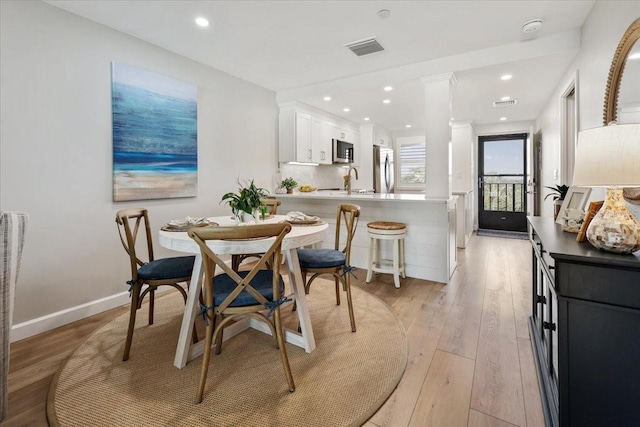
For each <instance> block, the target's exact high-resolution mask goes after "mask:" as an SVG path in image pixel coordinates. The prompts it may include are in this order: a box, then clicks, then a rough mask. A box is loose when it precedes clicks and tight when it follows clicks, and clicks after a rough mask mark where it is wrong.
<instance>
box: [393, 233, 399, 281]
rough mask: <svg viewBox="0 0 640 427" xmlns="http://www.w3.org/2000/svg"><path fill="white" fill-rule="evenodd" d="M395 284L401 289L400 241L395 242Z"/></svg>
mask: <svg viewBox="0 0 640 427" xmlns="http://www.w3.org/2000/svg"><path fill="white" fill-rule="evenodd" d="M393 283H395V285H396V288H399V287H400V239H396V240H394V241H393Z"/></svg>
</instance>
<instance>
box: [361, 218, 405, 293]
mask: <svg viewBox="0 0 640 427" xmlns="http://www.w3.org/2000/svg"><path fill="white" fill-rule="evenodd" d="M367 231H368V233H369V268H368V270H367V283H369V282H370V281H371V276H372V275H373V272H376V273H390V274H393V282H394V283H395V285H396V288H399V287H400V275H402V278H405V277H406V276H405V273H404V238H405V236H406V235H407V224H403V223H401V222H388V221H374V222H370V223H368V224H367ZM378 240H392V241H393V242H392V244H393V259H392V260H390V259H382V258H380V257H381V255H380V257H379V256H378V253H377V252H378V251H377V250H376V246H378Z"/></svg>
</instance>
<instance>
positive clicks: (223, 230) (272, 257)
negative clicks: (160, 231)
mask: <svg viewBox="0 0 640 427" xmlns="http://www.w3.org/2000/svg"><path fill="white" fill-rule="evenodd" d="M289 231H291V224H289V223H279V224H261V225H248V226H244V227H238V226H236V227H201V228H191V229H189V231H188V233H189V237H191V238H192V239H193V240H194V241H195V242H196V243H197V244H198V246H200V251H201V253H202V264H203V266H204V272H205V283H213V293H214V294H215V279H214V278H215V270H216V265H217V266H219V267H220V268H221V269H222V270H223V271H224V272H225V273H227V275H229V277H231V278H232V279H233V280H234V281H235V282H236V283H237V284H238V286H237V287H236V289H235V291H233V292H231V294H230V295H229V297H227V298H226V299H225V301H224V302H223V303H222V304H220V306H219V307H218V308H217V310H216V311H217V312H220V311H223V310H224V309H225V308H226V307H228V306H229V304H231V302H233V300H234V299H235V298H236V297H237V296H238V295H239V294H240V293H241V292H242V290H243V289H245V290H246V291H247V292H249V293H250V294H251V295H253V297H254V298H255V299H256V300H257V301H258V302H260V303H261V304H264V303H266V302H267V300H266V299H265V298H264V297H263V296H262V295H261V294H260V293H259V292H258V291H256V290H255V289H254V288H253V287H252V286H251V285H250V282H251V280H252V279H253V278H254V277H255V275H256V274H257V273H258V271H259V270H265V269H268V267H267V262H270V265H271V266H272V268H273V297H274V300H275V299H279V297H280V295H279V294H280V288H279V283H280V261H281V256H282V255H281V248H282V240H283V239H284V237H285V236H286V235H287V233H289ZM270 237H275V240H274V241H273V243H272V244H271V246H270V247H269V249H268V250H267V251H266V252H265V253H263V254H261V258H260V260H259V261H258V262H257V263H256V264H254V265H253V267H252V268H251V271H250V272H249V273H248V274H247V275H246V276H245V277H241V276H240V275H239V274H238V273H237V272H235V271H234V270H233V269H232V268H231V266H229V265H227V263H226V262H224V260H222V259H221V258H220V257H219V256H218V255H217V254H216V253H215V252H213V251H212V250H211V248H210V247H209V246H207V241H208V240H254V239H263V238H270Z"/></svg>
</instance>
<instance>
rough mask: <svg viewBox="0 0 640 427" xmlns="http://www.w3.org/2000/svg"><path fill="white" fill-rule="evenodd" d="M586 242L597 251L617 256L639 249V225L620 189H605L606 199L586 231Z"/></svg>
mask: <svg viewBox="0 0 640 427" xmlns="http://www.w3.org/2000/svg"><path fill="white" fill-rule="evenodd" d="M587 240H589V242H590V243H591V244H592V245H593V246H595V247H596V248H598V249H602V250H603V251H607V252H614V253H618V254H630V253H633V252H635V251H637V250H639V249H640V223H638V221H637V220H636V219H635V217H634V216H633V215H632V214H631V212H629V210H628V209H627V206H626V204H625V202H624V197H623V194H622V188H607V198H606V199H605V201H604V204H603V205H602V208H600V210H599V211H598V213H597V214H596V216H595V217H594V218H593V220H592V221H591V224H589V228H588V229H587Z"/></svg>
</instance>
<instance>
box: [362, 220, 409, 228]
mask: <svg viewBox="0 0 640 427" xmlns="http://www.w3.org/2000/svg"><path fill="white" fill-rule="evenodd" d="M367 227H368V228H373V229H374V230H404V229H406V228H407V224H404V223H402V222H391V221H373V222H370V223H368V224H367Z"/></svg>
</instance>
